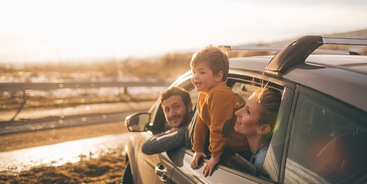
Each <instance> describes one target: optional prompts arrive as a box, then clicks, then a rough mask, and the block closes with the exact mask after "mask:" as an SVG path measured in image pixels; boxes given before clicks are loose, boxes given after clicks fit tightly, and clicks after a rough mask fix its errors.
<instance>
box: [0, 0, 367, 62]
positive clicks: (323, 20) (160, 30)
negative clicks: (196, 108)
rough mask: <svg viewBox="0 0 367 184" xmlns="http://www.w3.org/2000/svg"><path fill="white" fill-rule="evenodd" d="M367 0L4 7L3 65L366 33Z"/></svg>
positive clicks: (49, 0)
mask: <svg viewBox="0 0 367 184" xmlns="http://www.w3.org/2000/svg"><path fill="white" fill-rule="evenodd" d="M366 9H367V1H366V0H348V1H347V0H323V1H319V0H308V1H298V0H276V1H275V0H262V1H253V0H182V1H178V0H131V1H129V0H31V1H30V0H11V1H9V0H0V26H1V28H0V63H4V62H5V63H9V62H18V63H29V62H30V63H35V62H41V61H42V62H45V61H47V62H61V61H63V60H65V59H68V60H71V61H73V60H81V59H85V60H88V59H98V58H113V59H121V58H127V57H155V56H160V55H163V54H166V53H175V52H187V51H190V52H193V51H196V50H198V49H200V48H201V47H203V46H205V45H208V44H214V45H224V44H226V45H239V44H247V43H261V42H272V41H279V40H282V39H289V38H294V37H298V36H302V35H306V34H328V33H337V32H346V31H354V30H360V29H366V28H367V21H366V20H367V11H366Z"/></svg>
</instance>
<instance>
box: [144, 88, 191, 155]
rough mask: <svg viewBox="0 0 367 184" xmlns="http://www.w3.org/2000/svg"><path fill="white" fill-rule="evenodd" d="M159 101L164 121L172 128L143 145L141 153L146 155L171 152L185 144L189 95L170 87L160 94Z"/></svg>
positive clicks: (189, 105) (189, 114)
mask: <svg viewBox="0 0 367 184" xmlns="http://www.w3.org/2000/svg"><path fill="white" fill-rule="evenodd" d="M160 101H161V106H162V109H163V112H164V115H165V117H166V120H167V122H168V124H169V125H170V126H171V127H172V128H171V129H170V130H168V131H166V132H164V133H161V134H158V135H156V136H153V137H152V138H151V139H149V140H148V141H146V142H145V143H144V144H143V147H142V151H143V153H145V154H147V155H152V154H156V153H161V152H164V151H169V150H173V149H175V148H178V147H180V146H183V145H184V144H185V142H186V138H185V135H186V132H187V125H188V123H189V121H190V118H191V111H192V103H191V98H190V94H189V93H188V92H187V91H186V90H185V89H183V88H180V87H171V88H168V89H167V90H165V91H163V92H162V93H161V95H160Z"/></svg>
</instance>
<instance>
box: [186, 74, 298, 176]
mask: <svg viewBox="0 0 367 184" xmlns="http://www.w3.org/2000/svg"><path fill="white" fill-rule="evenodd" d="M243 73H244V72H238V73H230V74H229V76H228V79H227V84H228V86H229V87H231V88H232V87H233V85H234V84H236V83H238V82H239V83H253V84H254V85H258V86H263V85H262V84H263V83H264V81H266V83H267V82H268V83H267V84H268V85H269V86H270V87H272V88H276V89H278V90H282V91H284V90H285V89H288V91H289V97H288V98H290V99H293V95H294V86H293V85H291V84H289V83H286V82H284V81H281V80H278V79H274V78H272V77H268V76H264V75H261V74H260V75H259V74H257V75H253V76H254V77H253V76H249V75H244V74H243ZM245 73H248V72H245ZM249 73H251V72H249ZM251 74H254V73H251ZM265 79H267V80H265ZM286 86H287V87H288V88H287V87H286ZM263 87H264V86H263ZM291 103H292V101H290V102H288V103H287V105H290V104H291ZM282 105H283V102H282ZM283 106H286V105H283ZM282 111H283V114H286V116H285V122H284V126H287V125H288V121H287V117H288V115H289V114H290V109H289V110H287V108H284V107H283V108H282ZM279 117H280V116H279V114H278V118H279ZM193 123H195V121H193ZM194 125H195V124H193V125H191V126H192V129H189V137H188V138H187V141H191V140H192V137H191V136H190V135H192V134H193V133H192V132H193V127H194ZM283 134H284V135H283V136H282V137H283V138H284V139H285V135H286V133H283ZM282 141H283V142H284V140H282ZM282 149H284V147H282ZM185 152H186V154H190V155H191V156H192V155H193V154H194V151H193V150H192V149H191V148H188V147H187V148H186V151H185ZM283 153H284V151H283V152H282V153H281V157H283ZM282 160H283V159H282ZM204 161H205V162H207V161H208V159H206V158H205V159H204ZM282 166H283V164H280V165H279V168H278V170H281V167H282ZM218 168H219V169H224V170H226V171H229V172H231V173H236V174H237V175H239V176H241V177H243V178H247V179H251V180H253V181H256V182H259V183H274V182H276V181H274V180H270V179H269V178H262V177H258V176H254V175H251V174H250V173H246V172H242V171H239V170H236V169H234V168H231V167H229V166H226V165H224V164H223V163H219V164H218ZM277 180H278V181H279V177H277Z"/></svg>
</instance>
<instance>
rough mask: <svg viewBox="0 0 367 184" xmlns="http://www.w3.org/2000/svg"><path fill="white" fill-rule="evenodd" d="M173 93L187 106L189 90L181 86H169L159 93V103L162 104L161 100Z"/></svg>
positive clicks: (189, 98) (189, 100)
mask: <svg viewBox="0 0 367 184" xmlns="http://www.w3.org/2000/svg"><path fill="white" fill-rule="evenodd" d="M174 95H179V96H180V97H181V99H182V101H183V103H184V104H185V105H186V106H187V105H189V104H190V103H191V97H190V94H189V92H187V91H186V90H185V89H183V88H181V87H177V86H174V87H171V88H168V89H166V90H164V91H163V92H162V93H161V94H160V97H159V98H160V100H161V104H163V101H164V100H166V99H168V98H169V97H171V96H174Z"/></svg>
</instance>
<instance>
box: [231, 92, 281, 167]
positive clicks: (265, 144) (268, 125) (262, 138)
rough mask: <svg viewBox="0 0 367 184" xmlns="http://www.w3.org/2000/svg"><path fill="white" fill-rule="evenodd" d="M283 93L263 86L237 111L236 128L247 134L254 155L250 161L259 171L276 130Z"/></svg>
mask: <svg viewBox="0 0 367 184" xmlns="http://www.w3.org/2000/svg"><path fill="white" fill-rule="evenodd" d="M281 97H282V94H281V93H280V92H279V91H278V90H275V89H271V88H262V89H259V90H257V91H255V92H254V93H253V94H252V95H251V96H250V97H249V98H248V99H247V101H246V105H245V106H244V107H243V108H241V109H239V110H238V111H236V112H235V115H236V117H237V121H236V124H235V126H234V130H235V131H236V132H238V133H240V134H243V135H246V137H247V140H248V144H249V146H250V150H251V152H252V156H251V158H250V160H249V161H250V162H251V163H252V164H253V165H254V166H255V167H256V171H257V173H258V172H259V171H261V170H262V167H263V164H264V160H265V156H266V152H267V151H268V148H269V143H270V140H271V136H272V133H273V130H274V126H275V122H276V118H277V115H278V111H279V106H280V102H281Z"/></svg>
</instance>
